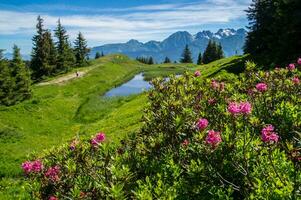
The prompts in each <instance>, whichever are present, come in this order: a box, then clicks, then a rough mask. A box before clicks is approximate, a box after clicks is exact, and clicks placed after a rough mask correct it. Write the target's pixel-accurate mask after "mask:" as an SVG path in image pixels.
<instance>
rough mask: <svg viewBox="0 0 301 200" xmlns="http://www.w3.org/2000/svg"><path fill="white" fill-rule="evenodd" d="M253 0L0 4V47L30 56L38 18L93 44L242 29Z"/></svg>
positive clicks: (12, 0)
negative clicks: (175, 33) (39, 16)
mask: <svg viewBox="0 0 301 200" xmlns="http://www.w3.org/2000/svg"><path fill="white" fill-rule="evenodd" d="M250 3H251V0H190V1H189V0H63V1H62V0H61V1H59V0H55V1H53V0H52V1H50V0H47V1H40V0H0V49H7V51H8V52H10V51H11V47H12V45H13V44H17V45H18V46H19V47H20V48H21V52H22V53H24V54H29V53H30V51H31V46H32V42H31V38H32V36H33V35H34V33H35V24H36V17H37V15H41V16H42V17H43V18H44V20H45V26H46V28H48V29H51V30H53V29H54V28H55V25H56V22H57V19H58V18H60V19H61V22H62V24H63V25H64V26H65V27H66V28H67V31H68V33H69V35H70V39H71V40H73V39H74V38H75V36H76V34H77V33H78V31H81V32H82V33H83V34H84V36H85V37H86V39H87V40H88V44H89V46H97V45H101V44H106V43H117V42H126V41H128V40H130V39H137V40H140V41H142V42H146V41H148V40H163V39H164V38H166V37H167V36H168V35H170V34H172V33H174V32H176V31H183V30H185V31H189V32H190V33H192V34H195V33H197V32H199V31H202V30H211V31H216V30H218V29H219V28H242V27H245V26H246V25H247V20H246V13H245V12H244V10H246V9H247V8H248V5H249V4H250Z"/></svg>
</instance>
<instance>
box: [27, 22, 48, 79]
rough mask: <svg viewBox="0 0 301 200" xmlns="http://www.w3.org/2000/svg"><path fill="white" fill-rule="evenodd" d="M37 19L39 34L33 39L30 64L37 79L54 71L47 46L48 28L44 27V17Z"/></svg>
mask: <svg viewBox="0 0 301 200" xmlns="http://www.w3.org/2000/svg"><path fill="white" fill-rule="evenodd" d="M37 21H38V22H37V25H36V29H37V34H36V35H34V37H33V39H32V41H33V48H32V53H31V65H30V67H31V69H32V75H33V78H34V79H35V80H39V79H41V78H42V77H43V76H48V75H50V74H51V71H52V69H51V66H49V51H48V50H49V49H48V48H47V42H46V41H47V40H45V33H46V30H45V29H44V25H43V19H42V18H41V17H40V16H38V18H37Z"/></svg>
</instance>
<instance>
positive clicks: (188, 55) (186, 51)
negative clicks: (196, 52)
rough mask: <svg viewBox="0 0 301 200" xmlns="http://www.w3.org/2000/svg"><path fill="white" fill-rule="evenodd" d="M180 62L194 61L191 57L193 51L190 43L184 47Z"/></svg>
mask: <svg viewBox="0 0 301 200" xmlns="http://www.w3.org/2000/svg"><path fill="white" fill-rule="evenodd" d="M180 62H181V63H193V61H192V57H191V51H190V49H189V47H188V45H186V46H185V48H184V51H183V54H182V58H181V60H180Z"/></svg>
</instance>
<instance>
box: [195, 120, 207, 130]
mask: <svg viewBox="0 0 301 200" xmlns="http://www.w3.org/2000/svg"><path fill="white" fill-rule="evenodd" d="M207 126H208V120H207V119H205V118H202V119H199V121H198V123H197V127H198V129H199V130H204V129H205V128H207Z"/></svg>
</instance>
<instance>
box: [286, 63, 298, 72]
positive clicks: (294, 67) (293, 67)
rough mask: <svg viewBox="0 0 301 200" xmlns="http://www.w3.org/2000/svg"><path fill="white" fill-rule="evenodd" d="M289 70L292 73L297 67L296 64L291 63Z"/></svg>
mask: <svg viewBox="0 0 301 200" xmlns="http://www.w3.org/2000/svg"><path fill="white" fill-rule="evenodd" d="M287 69H288V70H290V71H292V70H295V69H296V66H295V64H293V63H291V64H289V65H288V67H287Z"/></svg>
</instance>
